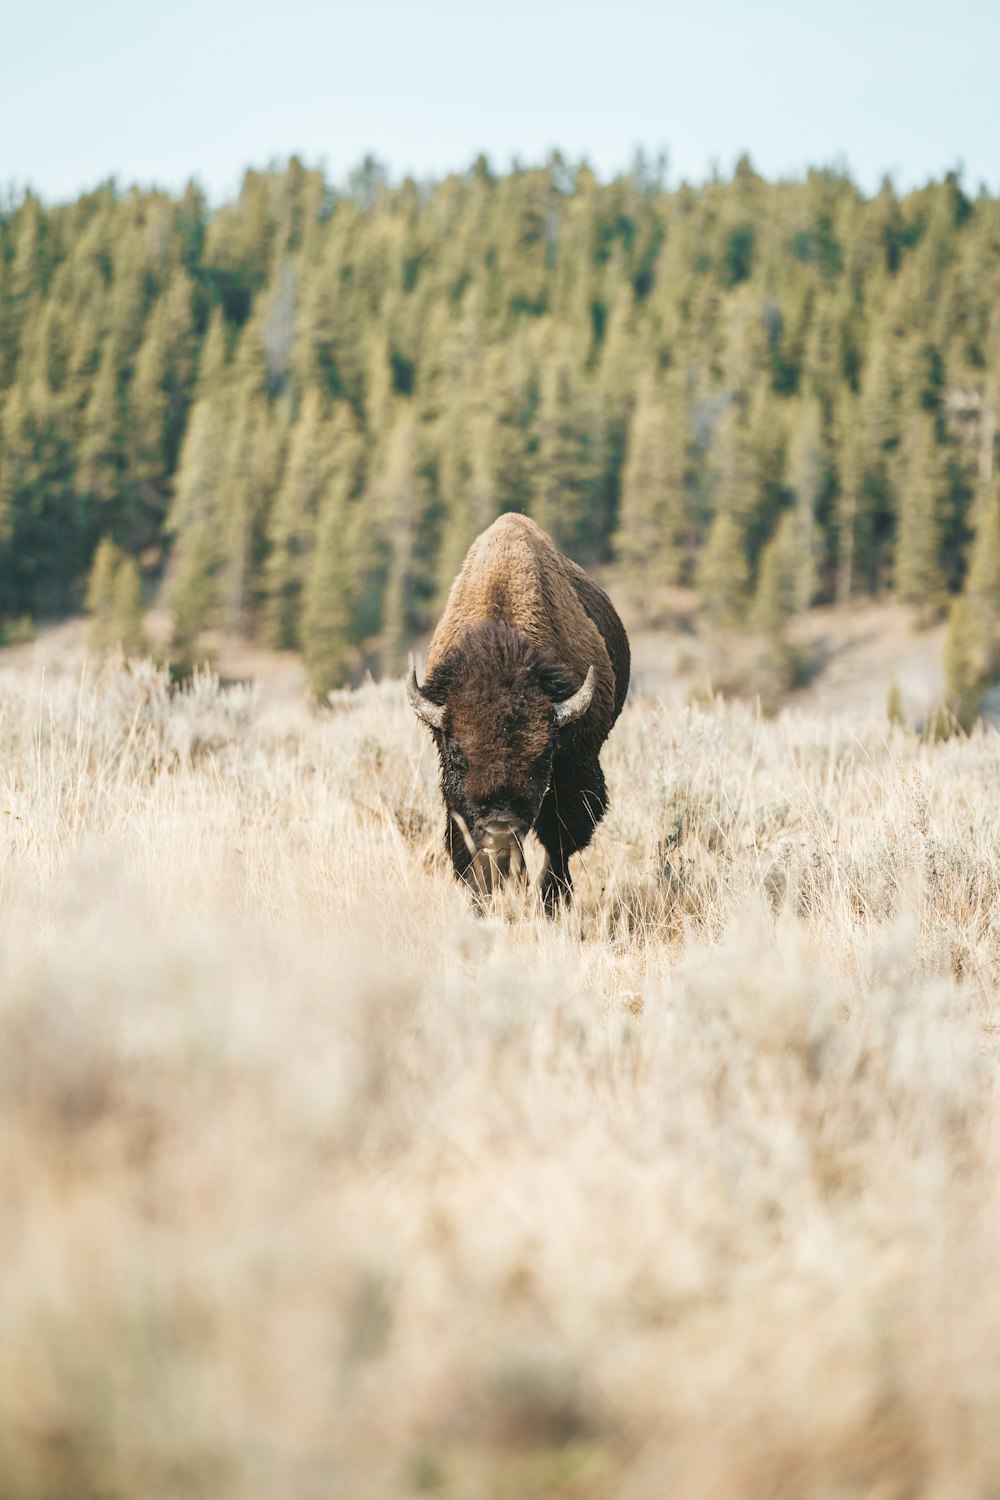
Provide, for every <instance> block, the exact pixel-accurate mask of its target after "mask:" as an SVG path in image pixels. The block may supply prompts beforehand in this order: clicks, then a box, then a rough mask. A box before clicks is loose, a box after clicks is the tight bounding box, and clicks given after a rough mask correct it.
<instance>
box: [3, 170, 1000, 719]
mask: <svg viewBox="0 0 1000 1500" xmlns="http://www.w3.org/2000/svg"><path fill="white" fill-rule="evenodd" d="M998 377H1000V200H998V199H996V198H993V197H991V196H990V195H989V194H988V193H987V192H986V191H985V190H983V191H980V192H979V194H978V195H976V196H971V195H970V194H968V193H967V192H966V191H965V189H964V188H963V185H962V182H961V179H960V177H959V176H958V175H957V174H955V173H951V174H948V175H947V176H946V177H945V178H944V179H943V180H941V181H935V182H931V183H929V184H928V185H927V186H926V187H924V188H922V189H920V190H919V191H914V192H911V193H908V194H906V195H905V196H899V195H897V194H896V193H895V192H894V190H893V188H892V186H891V184H890V183H888V182H887V183H885V184H884V185H883V187H882V189H881V191H880V192H878V193H877V194H876V195H874V196H872V197H865V195H863V194H862V193H861V192H860V191H859V190H858V188H857V187H856V186H855V185H854V184H853V182H852V181H851V180H850V178H849V177H848V176H846V175H844V174H843V173H840V172H836V171H829V170H824V171H810V172H809V173H808V174H807V176H806V177H805V178H804V179H803V180H797V181H787V182H784V181H783V182H775V183H769V182H767V181H765V180H764V179H763V178H761V177H760V176H759V175H758V174H757V173H756V172H755V171H754V170H753V167H752V165H751V163H750V162H749V160H747V159H746V158H744V159H742V160H741V161H740V162H739V163H738V164H737V166H736V168H735V170H734V171H733V173H732V175H731V176H730V177H728V178H725V179H724V178H721V177H718V178H714V179H713V180H711V181H708V182H706V183H704V184H702V185H700V186H697V187H693V186H690V185H687V184H681V185H680V186H675V187H671V186H668V184H667V182H666V181H665V174H664V171H663V165H662V163H651V162H649V161H648V160H645V159H643V158H642V157H639V158H637V159H636V161H635V163H634V164H633V166H632V168H631V169H630V170H629V171H628V172H627V173H624V174H622V175H621V176H619V177H617V178H615V179H614V180H612V181H608V182H601V181H599V180H598V179H597V177H596V176H595V175H594V173H593V172H592V171H591V170H590V169H589V167H588V166H587V165H586V164H571V163H568V162H566V161H565V160H563V159H562V158H561V157H560V156H558V155H554V156H553V157H552V158H551V159H550V160H549V162H548V163H547V164H546V165H545V166H543V167H537V168H530V169H526V168H521V167H515V168H512V169H511V170H510V171H508V172H506V173H495V172H494V171H493V170H492V169H491V167H490V165H489V163H488V162H487V161H485V160H484V159H479V160H478V161H476V162H475V163H474V165H473V166H472V167H471V168H470V169H469V170H468V171H467V172H464V173H461V174H455V175H453V176H450V177H448V178H446V179H445V180H443V181H441V182H438V183H434V184H418V183H416V182H413V181H409V180H407V181H404V182H402V183H400V184H396V185H394V184H392V183H390V181H389V180H388V179H387V176H386V173H385V172H384V170H383V169H382V168H381V167H380V166H379V164H378V163H377V162H375V161H373V160H371V159H368V160H366V161H365V162H364V163H362V165H361V166H360V167H359V168H358V169H357V170H356V171H355V172H354V173H353V174H352V175H351V178H350V180H349V181H348V182H347V183H346V184H344V185H343V186H342V187H341V188H339V189H335V188H333V187H331V185H330V184H329V183H328V182H327V181H326V180H325V179H324V176H323V175H322V173H320V172H319V171H315V170H311V169H308V168H306V167H305V166H304V165H303V164H302V163H301V162H300V161H298V160H297V159H295V158H293V159H292V160H291V161H290V162H288V164H287V165H286V166H284V167H283V168H280V169H278V168H275V169H273V170H268V171H250V172H248V173H247V174H246V176H245V178H244V180H243V184H242V187H241V189H240V192H239V195H238V197H237V198H236V200H235V201H234V202H232V203H228V204H225V205H223V206H221V207H219V208H217V209H214V210H211V211H210V209H209V206H208V204H207V203H206V200H205V198H204V196H203V194H202V193H201V192H200V191H199V189H198V188H197V187H195V186H193V185H192V186H189V187H188V188H187V189H186V190H185V191H184V192H183V193H182V194H181V195H179V196H171V195H169V194H166V193H163V192H158V191H148V192H142V191H139V190H137V189H130V190H128V191H119V190H118V189H117V188H116V187H115V186H114V185H113V184H108V185H105V186H102V187H100V188H98V189H97V190H96V191H94V192H91V193H87V194H85V195H83V196H81V197H80V198H79V199H78V200H77V201H76V202H74V203H68V204H60V205H55V206H46V205H44V204H43V203H42V202H41V201H40V200H39V198H38V197H37V196H36V195H35V194H33V193H31V192H25V193H23V194H21V195H19V196H17V197H16V198H14V197H10V196H9V197H8V199H7V201H6V202H4V203H3V205H2V208H0V619H3V620H7V621H8V622H9V621H14V620H18V619H20V618H21V617H23V616H25V615H29V616H45V615H53V614H57V613H59V612H62V611H66V610H70V609H74V608H78V607H79V606H80V605H81V604H82V603H83V602H84V601H85V600H89V603H90V607H91V610H92V613H93V612H96V613H97V614H98V615H99V616H100V617H101V618H102V620H104V625H103V626H102V629H105V630H106V631H107V630H112V631H113V629H114V610H113V607H112V606H113V599H114V597H116V596H117V597H119V598H120V599H122V600H126V601H127V603H128V610H129V611H130V612H131V613H130V614H129V619H130V621H131V624H130V625H129V629H130V630H132V629H133V627H135V620H136V618H137V611H138V612H139V614H140V615H141V603H142V598H143V596H145V598H146V599H147V600H149V599H151V598H152V597H154V596H155V597H158V598H161V599H163V600H164V601H165V602H167V603H168V604H169V605H170V608H171V610H172V618H173V620H174V639H173V647H172V650H173V654H174V656H175V658H176V659H177V660H192V659H194V656H195V654H196V653H197V650H198V643H199V638H200V636H201V634H202V632H204V631H205V630H207V629H209V628H212V627H214V628H223V629H231V630H239V631H247V632H252V633H255V634H257V635H259V636H260V637H261V638H263V639H265V640H266V641H268V642H269V643H271V644H273V645H275V646H281V647H291V648H298V649H300V650H301V651H302V652H303V654H304V657H305V660H306V663H307V666H308V669H309V673H310V678H311V681H312V684H313V686H314V688H315V689H316V691H317V692H325V691H326V690H327V689H329V688H331V687H334V686H336V685H338V684H340V683H341V682H343V681H345V680H347V679H349V677H350V676H351V675H352V674H353V673H355V672H356V671H357V670H359V668H361V667H363V666H365V665H369V666H374V667H375V668H376V669H382V670H390V671H395V670H398V669H399V668H400V666H401V664H402V662H403V659H404V653H405V651H406V648H407V644H408V642H409V641H410V640H411V639H412V638H413V637H414V636H415V635H416V634H418V633H419V632H421V631H423V630H425V629H426V628H427V627H428V626H429V624H430V623H431V622H432V621H433V619H434V616H435V612H436V611H437V610H438V609H439V607H440V605H441V602H442V599H443V596H444V594H445V591H446V590H447V587H448V584H449V583H450V581H451V579H452V577H453V575H454V572H455V570H456V568H457V566H458V564H459V562H460V560H461V558H462V556H463V553H464V551H465V548H466V547H467V545H468V543H469V541H470V540H471V539H472V537H473V536H474V535H475V534H476V533H477V532H478V531H479V530H481V529H482V528H483V527H484V526H485V525H487V524H488V523H489V522H490V521H491V520H492V519H493V518H494V517H495V516H496V515H498V514H499V513H500V512H501V511H503V510H505V509H512V508H513V509H523V510H526V511H528V512H529V513H530V514H531V515H533V516H534V517H535V518H536V519H537V520H538V521H539V522H540V524H541V525H543V526H544V527H546V529H547V530H549V531H550V532H551V533H552V535H553V536H554V537H555V539H556V541H557V543H558V544H559V545H560V546H561V547H563V548H564V549H565V550H566V551H567V552H569V553H570V554H571V555H572V556H574V557H576V558H578V559H579V560H580V561H582V562H583V563H584V564H587V565H594V564H599V563H608V562H612V563H614V564H615V565H616V568H617V571H618V576H619V579H620V585H621V587H622V588H623V589H624V590H625V591H627V592H630V593H631V594H632V595H633V596H634V600H635V602H636V605H637V607H641V608H642V609H643V610H644V611H645V612H646V613H647V615H648V617H649V618H650V619H651V620H653V621H655V620H656V619H657V618H658V617H660V616H662V615H663V613H664V611H665V610H666V609H667V608H668V603H669V599H670V597H671V594H670V590H671V588H672V586H675V585H683V586H689V587H693V588H694V589H695V590H696V591H697V598H698V601H699V607H700V609H701V611H702V614H703V617H704V620H705V622H706V624H707V625H708V626H709V627H713V626H718V627H720V628H721V627H725V626H726V625H729V624H734V623H738V624H745V623H746V622H751V623H752V625H753V628H754V629H756V630H757V631H758V632H760V633H761V635H762V636H763V637H768V638H771V639H773V640H774V641H776V642H779V641H780V640H781V639H782V638H783V636H782V633H783V631H784V629H785V627H786V625H787V622H788V621H789V620H791V619H793V618H794V617H795V615H797V614H799V613H801V612H802V611H803V610H805V609H807V608H808V607H809V606H810V605H811V604H814V603H818V602H831V601H837V600H840V601H844V602H846V601H847V600H849V599H850V598H852V597H853V596H856V595H884V594H888V593H892V594H894V595H895V596H896V597H897V598H899V599H900V600H902V601H906V602H910V603H912V604H913V605H915V606H916V607H917V608H918V609H919V611H920V612H921V613H922V614H924V615H925V616H926V617H928V618H929V617H932V616H934V615H937V614H940V613H941V612H942V611H943V610H945V609H950V610H951V613H952V628H951V631H950V635H949V651H950V653H951V656H950V663H951V665H950V676H951V680H952V684H953V693H954V695H955V697H956V702H957V701H958V699H959V697H960V698H961V699H962V704H963V712H965V713H968V712H969V711H970V707H969V706H970V704H972V703H973V701H976V702H977V701H978V696H977V695H978V693H979V692H981V690H982V686H983V684H984V683H985V682H986V681H987V680H989V678H990V676H991V674H993V673H995V671H996V668H997V660H996V654H997V645H996V642H997V635H998V622H1000V608H998V601H1000V515H998V491H997V478H996V469H997V465H996V462H995V455H996V427H997V422H996V410H997V390H998ZM122 607H123V608H124V605H123V606H122ZM109 611H110V612H111V613H110V615H109ZM135 628H138V627H135Z"/></svg>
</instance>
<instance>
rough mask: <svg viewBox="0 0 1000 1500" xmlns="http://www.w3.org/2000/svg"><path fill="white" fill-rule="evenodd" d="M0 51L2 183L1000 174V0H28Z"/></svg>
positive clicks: (221, 185) (70, 189)
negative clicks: (373, 173) (314, 176)
mask: <svg viewBox="0 0 1000 1500" xmlns="http://www.w3.org/2000/svg"><path fill="white" fill-rule="evenodd" d="M2 34H3V55H2V57H0V183H10V182H15V183H17V184H21V185H23V184H26V183H27V184H31V185H32V186H33V187H35V188H36V189H37V190H38V191H40V192H41V193H42V194H43V196H45V197H46V198H47V199H50V200H52V199H60V198H66V197H70V196H75V195H76V193H78V192H79V191H80V190H81V189H82V188H84V187H90V186H93V185H94V184H95V183H96V182H98V181H101V180H102V179H104V178H106V177H108V176H111V175H115V176H117V177H118V178H119V180H120V181H121V182H122V183H129V182H133V181H138V182H141V183H143V184H148V183H150V182H157V183H159V184H161V185H163V186H166V187H169V188H172V189H176V188H177V187H178V186H180V185H182V184H183V183H184V182H185V181H186V180H187V179H188V178H189V177H192V176H193V177H196V178H197V179H198V180H199V181H200V182H201V183H202V184H203V185H204V186H205V187H206V188H207V189H208V190H209V192H210V194H211V195H212V196H213V198H216V199H217V198H220V197H222V196H225V195H228V194H229V193H231V192H232V191H233V190H234V188H235V187H236V185H237V184H238V182H239V179H240V175H241V173H242V170H243V168H244V167H245V166H247V165H255V166H262V165H264V164H266V163H267V162H268V161H270V160H272V159H273V158H275V157H278V158H282V157H286V156H287V155H289V154H290V153H291V152H293V151H297V152H299V153H300V155H302V156H303V157H304V159H305V160H306V161H307V162H309V163H310V164H316V163H320V162H322V163H323V164H324V165H325V167H326V169H327V171H328V173H329V175H330V176H331V177H332V178H333V179H334V180H342V179H343V177H344V175H345V174H346V171H347V169H348V168H349V167H351V166H353V165H354V164H355V163H356V162H357V161H358V160H359V159H360V158H361V157H362V156H363V155H364V153H365V152H367V151H374V152H375V153H376V154H377V155H378V156H380V157H381V158H382V159H383V160H384V161H386V162H387V163H388V165H389V166H390V168H391V170H392V172H393V175H394V176H399V175H401V174H402V173H404V172H413V173H415V174H416V175H417V176H420V177H425V176H438V175H441V174H443V173H444V172H446V171H449V170H451V169H454V168H459V169H461V168H464V167H466V166H467V165H468V164H469V163H470V162H471V160H472V159H473V157H474V156H475V155H476V154H477V152H479V151H485V152H487V154H488V155H489V156H490V157H491V158H492V160H493V162H494V164H495V165H496V166H497V167H505V166H507V165H508V164H509V162H510V159H511V157H512V156H514V155H518V156H520V157H521V158H522V159H523V160H525V161H538V160H541V159H544V157H545V156H547V154H548V152H549V150H550V149H551V148H552V147H554V146H559V147H560V148H561V149H562V150H563V151H564V152H565V153H566V154H567V155H568V156H570V157H571V158H573V159H575V158H577V157H579V156H581V155H586V156H587V157H588V158H589V160H590V161H591V162H592V163H593V165H594V166H595V167H596V168H597V169H598V171H599V172H600V173H601V174H602V175H607V174H609V173H611V172H613V171H615V170H616V169H618V168H620V167H623V166H625V165H626V164H627V163H628V161H629V160H630V159H631V156H632V153H633V151H634V149H635V147H636V146H638V145H643V146H645V147H646V148H647V149H649V150H650V151H656V150H658V149H659V148H661V147H662V148H665V149H666V150H667V152H668V154H669V159H670V173H669V178H670V181H672V182H676V181H678V180H679V179H680V178H681V177H687V178H689V179H699V178H701V177H703V176H704V175H705V174H706V172H707V171H708V170H709V168H710V166H711V164H712V163H713V161H716V162H718V163H719V165H720V166H721V168H722V169H723V170H724V171H728V170H729V169H730V168H731V166H732V164H733V162H734V161H735V159H736V157H737V156H738V155H739V153H740V152H741V151H743V150H747V151H749V152H750V155H751V157H752V159H753V161H754V163H755V165H756V166H757V167H758V169H759V170H761V171H763V172H764V173H765V174H767V175H768V176H775V175H779V174H782V175H788V174H797V173H800V172H801V171H802V169H803V168H804V166H806V165H808V164H829V163H831V162H839V163H845V162H846V164H847V165H848V166H849V167H850V169H851V171H852V172H853V174H854V175H855V177H856V178H857V180H858V181H859V182H860V183H861V185H862V187H864V188H865V189H866V190H869V191H871V190H873V189H874V188H876V187H877V185H878V182H879V180H880V178H881V176H882V174H883V173H885V172H889V173H891V174H893V176H894V177H895V179H896V181H897V183H898V184H899V185H900V186H902V187H907V186H910V185H912V184H914V183H920V182H923V181H925V180H926V179H927V177H929V176H931V175H939V174H940V173H941V172H943V171H946V170H947V169H948V168H949V167H952V166H955V165H956V164H958V163H959V162H964V164H965V182H966V185H967V187H969V188H972V189H975V188H977V187H978V185H979V183H980V181H985V182H986V183H987V184H988V185H989V186H990V188H991V189H992V190H993V191H997V190H998V189H1000V88H998V79H997V75H998V70H1000V0H993V3H989V4H988V3H984V0H950V3H934V4H932V3H927V0H910V3H902V0H899V3H897V0H868V3H863V0H837V3H836V4H831V3H827V4H824V5H822V6H817V5H815V4H812V3H810V0H799V3H789V0H763V3H761V0H753V3H750V0H743V3H740V0H701V3H697V0H689V3H686V4H678V3H674V0H664V3H660V4H656V5H654V4H650V3H647V0H618V3H611V0H606V3H603V4H593V3H590V0H576V3H569V0H534V3H532V0H506V3H505V4H503V5H502V6H501V5H498V6H495V7H493V6H491V7H486V6H482V5H476V4H474V3H472V0H465V3H461V0H423V3H409V4H405V3H402V0H368V3H366V4H363V5H360V4H354V5H347V4H343V3H339V0H332V3H326V4H322V3H320V0H284V3H278V0H272V3H269V4H261V3H259V0H242V3H235V0H201V3H197V0H175V3H172V4H171V5H169V6H167V5H164V4H156V3H148V0H147V3H146V4H143V3H142V0H91V3H86V4H81V3H80V0H73V3H72V4H69V3H66V0H34V3H32V0H26V3H23V4H21V5H18V6H17V7H8V8H7V13H6V14H5V16H4V21H3V28H2Z"/></svg>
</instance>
